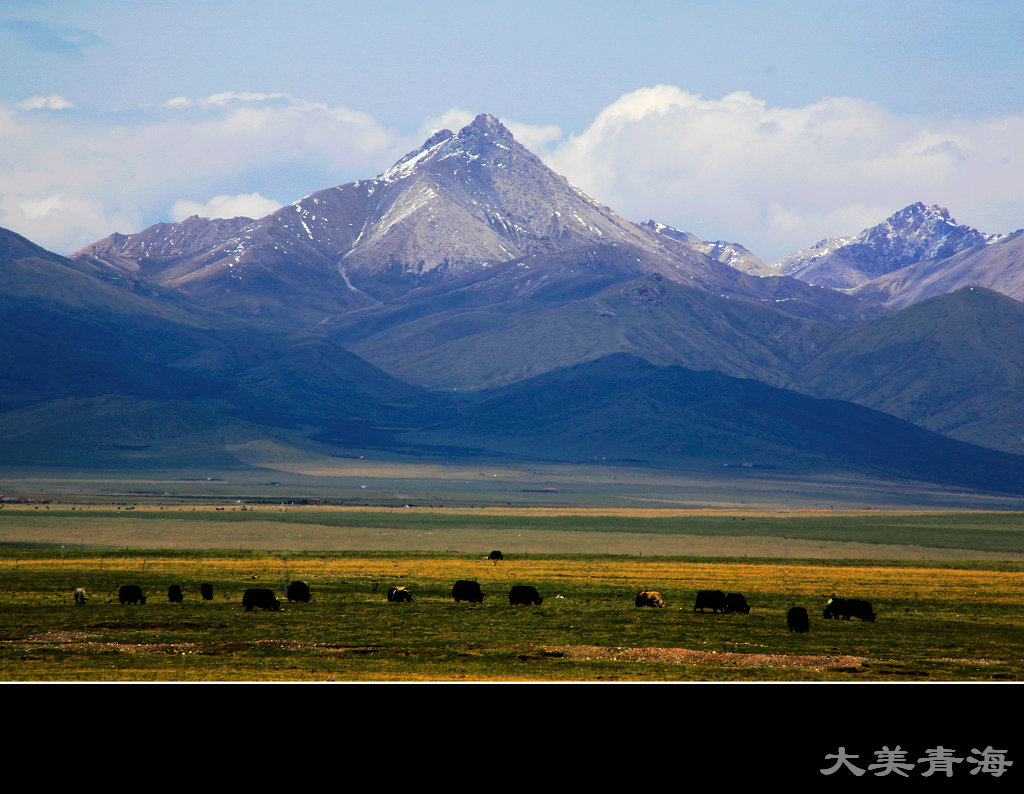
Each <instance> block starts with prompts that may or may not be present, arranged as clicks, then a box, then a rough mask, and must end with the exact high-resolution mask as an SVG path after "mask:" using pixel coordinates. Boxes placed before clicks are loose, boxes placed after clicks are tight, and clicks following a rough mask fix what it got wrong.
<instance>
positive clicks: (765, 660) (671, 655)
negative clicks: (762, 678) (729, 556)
mask: <svg viewBox="0 0 1024 794" xmlns="http://www.w3.org/2000/svg"><path fill="white" fill-rule="evenodd" d="M545 650H546V651H548V652H554V653H563V654H565V656H566V657H568V658H572V659H598V660H608V661H616V662H666V663H674V664H711V665H715V666H730V667H796V668H800V669H802V670H831V669H835V668H842V669H844V670H849V669H850V668H859V667H863V666H865V665H867V664H870V663H871V661H872V660H871V659H869V658H867V657H864V656H845V655H843V656H794V655H791V654H784V653H733V652H730V651H725V652H721V653H718V652H715V651H695V650H690V649H689V648H606V647H602V646H599V645H548V646H545Z"/></svg>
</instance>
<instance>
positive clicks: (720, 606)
mask: <svg viewBox="0 0 1024 794" xmlns="http://www.w3.org/2000/svg"><path fill="white" fill-rule="evenodd" d="M488 559H490V560H500V559H502V558H501V552H500V551H492V552H491V554H490V556H489V557H488ZM199 592H200V595H202V598H203V600H204V601H210V600H212V599H213V585H211V584H210V583H209V582H205V583H203V584H201V585H200V586H199ZM73 597H74V602H75V604H76V605H77V606H84V605H85V602H86V600H87V598H88V595H87V594H86V592H85V589H84V588H82V587H78V588H76V589H75V591H74V593H73ZM451 597H452V599H454V600H455V602H456V603H458V602H460V601H468V602H470V603H474V604H482V603H483V600H484V594H483V590H481V588H480V584H479V583H478V582H475V581H471V580H466V579H460V580H459V581H457V582H456V583H455V584H454V585H453V586H452V592H451ZM117 598H118V600H119V601H120V602H121V603H122V604H145V603H146V596H145V594H144V593H143V592H142V588H141V587H139V586H138V585H135V584H126V585H123V586H122V587H121V589H120V590H119V591H118V594H117ZM167 598H168V600H169V601H170V602H171V603H175V604H180V603H182V601H183V599H184V594H183V592H182V589H181V585H177V584H172V585H171V586H170V587H169V588H168V590H167ZM285 598H287V599H288V602H289V603H292V602H299V603H303V604H307V603H309V600H310V589H309V583H308V582H304V581H294V582H289V584H288V586H287V588H285ZM387 600H388V601H389V602H392V603H401V602H411V601H412V600H413V599H412V591H411V590H410V589H409V587H408V586H407V585H394V586H393V587H390V588H388V591H387ZM508 602H509V604H510V605H511V606H529V605H538V606H539V605H540V604H542V603H543V602H544V599H543V598H541V595H540V593H538V592H537V588H536V587H533V586H532V585H515V586H513V587H512V589H511V590H510V591H509V594H508ZM635 603H636V605H637V606H638V607H655V608H664V607H665V606H666V603H665V599H664V598H662V597H661V593H659V592H658V591H656V590H642V591H641V592H639V593H637V596H636V600H635ZM242 606H243V607H245V610H246V611H247V612H251V611H252V610H253V609H257V608H258V609H262V610H264V611H273V612H276V611H278V610H280V609H281V602H280V601H279V600H278V599H277V596H275V595H274V591H273V590H271V589H268V588H260V587H254V588H249V589H247V590H246V591H245V593H244V594H243V595H242ZM705 609H710V610H711V611H712V612H718V613H721V614H723V615H728V614H740V615H747V614H749V613H750V605H749V604H748V603H747V599H746V598H745V597H744V596H743V595H742V594H741V593H725V592H724V591H722V590H700V591H699V592H698V593H697V599H696V601H695V603H694V605H693V611H694V612H701V613H703V612H704V610H705ZM822 616H823V617H824V618H826V619H828V618H836V619H842V620H850V619H851V618H857V619H859V620H862V621H866V622H869V623H874V622H875V612H874V610H873V609H872V608H871V603H870V602H868V601H862V600H861V599H858V598H840V597H839V596H837V595H835V594H833V595H832V596H830V597H829V599H828V601H827V602H826V604H825V608H824V610H822ZM786 625H787V627H788V628H789V630H790V631H791V632H796V633H798V634H806V633H808V632H809V631H810V630H811V620H810V616H809V615H808V614H807V610H806V609H805V608H804V607H798V606H794V607H792V608H791V609H790V610H789V611H788V612H787V613H786Z"/></svg>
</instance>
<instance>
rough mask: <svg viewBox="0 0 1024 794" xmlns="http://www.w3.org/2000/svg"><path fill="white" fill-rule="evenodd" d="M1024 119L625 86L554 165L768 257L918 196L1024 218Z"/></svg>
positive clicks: (966, 218)
mask: <svg viewBox="0 0 1024 794" xmlns="http://www.w3.org/2000/svg"><path fill="white" fill-rule="evenodd" d="M1022 147H1024V119H1022V118H1019V117H1009V118H1004V119H999V120H993V121H988V122H985V121H982V122H967V121H959V122H957V121H944V122H929V121H927V120H924V119H918V118H912V117H902V116H897V115H896V114H893V113H890V112H889V111H887V110H886V109H885V108H883V107H881V106H879V105H877V104H875V103H872V102H867V101H864V100H859V99H850V98H843V97H839V98H826V99H823V100H821V101H820V102H816V103H814V104H812V105H808V106H807V107H801V108H773V107H769V106H768V105H767V104H766V103H765V102H763V101H761V100H759V99H756V98H755V97H753V96H751V95H750V94H748V93H745V92H736V93H733V94H729V95H728V96H726V97H723V98H722V99H718V100H705V99H703V98H702V97H700V96H699V95H696V94H690V93H687V92H685V91H683V90H682V89H680V88H677V87H675V86H666V85H659V86H654V87H651V88H644V89H641V90H638V91H634V92H632V93H630V94H627V95H625V96H623V97H621V98H620V99H619V100H617V101H616V102H614V103H613V104H612V105H610V106H609V107H607V108H606V109H605V110H603V111H602V112H601V113H600V114H598V116H597V118H596V119H595V120H594V122H593V123H592V124H591V125H590V126H589V127H588V128H587V129H586V130H584V131H583V132H582V133H581V134H579V135H575V136H571V137H570V138H569V139H567V140H565V141H563V142H561V143H560V144H558V145H557V146H556V147H555V148H554V149H553V150H552V151H551V152H550V153H549V154H548V155H547V156H546V158H545V160H546V162H547V163H548V165H550V166H551V167H552V168H554V169H555V170H556V171H558V172H560V173H562V174H564V175H565V176H566V177H567V178H568V179H569V180H570V181H571V182H573V183H574V184H576V185H578V186H579V187H580V188H581V189H583V190H585V191H586V192H588V193H589V194H590V195H592V196H593V197H594V198H596V199H597V200H599V201H601V202H602V203H605V204H608V205H609V206H611V207H612V208H613V209H615V210H616V211H618V212H619V213H621V214H622V215H624V216H625V217H627V218H629V219H631V220H646V219H647V218H654V219H656V220H658V221H661V222H663V223H668V224H670V225H672V226H676V227H678V228H681V229H684V230H686V231H691V232H693V233H695V234H697V235H699V236H701V237H703V238H705V239H726V240H730V241H734V242H740V243H742V244H743V245H746V246H747V247H748V248H750V249H751V250H752V251H753V252H754V253H755V254H757V255H759V256H761V257H762V258H764V259H766V260H767V261H769V262H770V261H773V260H775V259H778V258H781V257H782V256H784V255H785V254H787V253H791V252H793V251H795V250H799V249H801V248H806V247H808V246H810V245H813V244H814V243H815V242H817V241H818V240H820V239H822V238H824V237H830V236H831V237H835V236H841V235H844V234H854V233H856V232H859V231H860V230H861V229H863V228H865V227H866V226H870V225H873V224H875V223H878V222H879V221H881V220H882V219H884V218H885V217H887V216H888V215H890V214H891V213H893V212H895V211H896V210H898V209H900V208H902V207H904V206H906V205H907V204H910V203H912V202H914V201H923V202H925V203H928V204H940V205H942V206H945V207H947V208H948V209H949V210H950V212H951V213H952V214H953V215H954V217H956V218H957V220H958V221H959V222H961V223H971V224H972V225H974V226H977V227H978V228H980V229H982V231H986V232H1004V231H1010V230H1012V229H1015V228H1018V227H1019V226H1021V225H1024V210H1022V209H1021V208H1022V207H1024V201H1022V199H1024V148H1022Z"/></svg>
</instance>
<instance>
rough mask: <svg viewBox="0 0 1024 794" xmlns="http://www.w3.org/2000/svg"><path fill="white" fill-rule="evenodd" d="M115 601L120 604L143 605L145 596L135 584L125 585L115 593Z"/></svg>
mask: <svg viewBox="0 0 1024 794" xmlns="http://www.w3.org/2000/svg"><path fill="white" fill-rule="evenodd" d="M117 600H118V601H120V602H121V603H122V604H145V603H146V596H144V595H143V594H142V588H141V587H139V586H138V585H137V584H126V585H122V587H121V589H120V590H118V591H117Z"/></svg>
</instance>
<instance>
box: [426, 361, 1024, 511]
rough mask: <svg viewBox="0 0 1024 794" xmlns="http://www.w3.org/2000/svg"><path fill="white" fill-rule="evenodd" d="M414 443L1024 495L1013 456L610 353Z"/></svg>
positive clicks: (839, 406)
mask: <svg viewBox="0 0 1024 794" xmlns="http://www.w3.org/2000/svg"><path fill="white" fill-rule="evenodd" d="M422 437H424V438H433V439H437V438H448V439H449V440H450V442H451V443H453V444H467V445H477V446H482V447H485V448H495V449H502V450H507V451H517V452H525V451H526V450H532V451H533V452H534V453H535V454H537V455H543V456H545V457H550V458H553V459H558V460H571V461H580V462H582V461H591V460H595V459H598V460H600V459H607V460H632V461H649V462H664V461H666V460H675V461H677V462H682V461H691V462H693V461H701V462H703V463H704V464H706V465H708V466H725V465H733V466H742V465H747V466H750V467H754V468H757V467H769V468H781V469H787V470H791V469H801V470H816V469H818V470H820V469H831V468H832V467H838V468H840V469H850V470H856V471H860V472H871V473H874V474H878V475H884V476H887V477H895V478H902V479H908V480H923V481H926V482H932V483H937V484H942V485H947V486H959V487H965V488H980V489H992V490H997V491H1006V492H1012V493H1020V492H1022V491H1024V457H1019V456H1015V455H1008V454H1005V453H1000V452H994V451H991V450H987V449H984V448H980V447H975V446H972V445H970V444H965V443H962V442H959V441H955V440H952V439H949V438H946V437H944V436H941V435H938V434H936V433H932V432H929V431H927V430H923V429H921V428H919V427H916V426H914V425H912V424H910V423H908V422H903V421H901V420H899V419H896V418H894V417H891V416H888V415H886V414H882V413H879V412H877V411H872V410H870V409H867V408H862V407H860V406H856V405H853V404H851V403H844V402H839V401H834V400H817V399H814V398H811V397H807V396H805V395H801V394H797V393H794V392H790V391H786V390H782V389H775V388H772V387H769V386H765V385H764V384H761V383H758V382H756V381H752V380H743V379H737V378H730V377H727V376H725V375H721V374H718V373H713V372H695V371H692V370H688V369H684V368H682V367H657V366H654V365H652V364H649V363H647V362H645V361H642V360H640V359H638V358H636V357H634V356H629V355H625V354H619V355H614V356H608V357H606V358H602V359H600V360H597V361H593V362H590V363H587V364H581V365H578V366H575V367H570V368H567V369H562V370H558V371H555V372H549V373H546V374H544V375H541V376H538V377H536V378H533V379H531V380H529V381H525V382H521V383H517V384H514V385H512V386H507V387H505V388H501V389H495V390H489V391H486V392H481V393H479V394H477V395H474V397H473V398H470V399H468V400H467V402H466V404H465V406H464V408H463V414H462V416H460V417H459V418H458V419H453V420H449V421H448V422H446V423H444V424H443V425H441V426H438V427H435V428H432V429H431V432H430V433H429V434H423V436H422Z"/></svg>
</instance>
